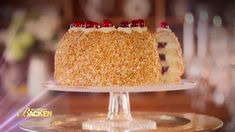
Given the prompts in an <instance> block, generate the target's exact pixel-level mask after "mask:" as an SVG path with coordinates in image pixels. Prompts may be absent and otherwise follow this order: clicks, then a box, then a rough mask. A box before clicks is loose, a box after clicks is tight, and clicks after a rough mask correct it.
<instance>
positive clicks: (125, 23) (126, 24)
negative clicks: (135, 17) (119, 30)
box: [120, 21, 129, 27]
mask: <svg viewBox="0 0 235 132" xmlns="http://www.w3.org/2000/svg"><path fill="white" fill-rule="evenodd" d="M120 27H129V22H128V21H122V22H121V24H120Z"/></svg>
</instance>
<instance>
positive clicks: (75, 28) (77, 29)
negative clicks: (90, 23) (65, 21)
mask: <svg viewBox="0 0 235 132" xmlns="http://www.w3.org/2000/svg"><path fill="white" fill-rule="evenodd" d="M69 31H82V28H81V27H71V28H70V29H69Z"/></svg>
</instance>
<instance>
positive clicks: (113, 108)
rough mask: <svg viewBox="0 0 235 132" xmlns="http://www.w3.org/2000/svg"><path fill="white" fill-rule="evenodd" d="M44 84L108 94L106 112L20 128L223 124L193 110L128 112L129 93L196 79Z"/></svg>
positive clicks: (189, 85)
mask: <svg viewBox="0 0 235 132" xmlns="http://www.w3.org/2000/svg"><path fill="white" fill-rule="evenodd" d="M45 87H46V88H47V89H48V90H54V91H67V92H91V93H94V92H96V93H110V97H109V108H108V114H107V116H106V115H105V114H80V115H62V116H53V117H50V118H47V119H34V120H29V121H26V122H24V123H22V124H21V126H20V128H22V129H23V130H28V131H31V130H33V131H42V130H53V131H56V130H66V131H68V130H72V131H73V130H79V131H81V130H84V131H86V130H102V131H136V130H140V131H143V130H144V131H145V130H151V131H153V130H154V131H155V130H157V131H160V130H163V131H167V130H168V129H169V125H170V126H174V127H175V128H174V129H179V130H189V131H192V130H193V131H194V130H213V129H216V128H219V127H220V126H221V125H222V124H223V123H222V121H220V120H219V119H217V118H214V117H210V116H206V115H198V114H192V113H191V114H190V113H188V114H181V115H180V114H168V113H151V112H147V113H146V112H145V113H134V116H133V115H132V114H131V110H130V101H129V93H132V92H158V91H174V90H183V89H190V88H195V87H196V82H195V81H191V80H182V81H181V82H180V83H178V84H161V85H143V86H112V87H83V86H62V85H59V84H57V83H56V82H54V81H49V82H47V83H46V84H45ZM208 120H211V122H208ZM203 123H204V124H203ZM35 124H36V126H35ZM167 124H168V125H167ZM164 125H165V126H164ZM204 125H205V126H206V127H204ZM68 126H69V127H68ZM167 126H168V127H167Z"/></svg>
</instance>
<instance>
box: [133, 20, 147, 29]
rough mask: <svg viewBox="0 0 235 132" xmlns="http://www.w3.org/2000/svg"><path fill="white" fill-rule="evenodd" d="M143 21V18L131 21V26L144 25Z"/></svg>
mask: <svg viewBox="0 0 235 132" xmlns="http://www.w3.org/2000/svg"><path fill="white" fill-rule="evenodd" d="M144 26H145V23H144V20H143V19H137V20H132V21H131V27H144Z"/></svg>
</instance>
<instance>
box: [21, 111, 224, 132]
mask: <svg viewBox="0 0 235 132" xmlns="http://www.w3.org/2000/svg"><path fill="white" fill-rule="evenodd" d="M132 115H133V117H134V118H146V119H149V120H152V121H154V122H157V123H158V127H157V128H156V129H151V130H141V131H154V132H202V131H203V132H204V131H207V132H209V131H214V130H216V129H218V128H220V127H221V126H222V125H223V122H222V121H221V120H220V119H218V118H215V117H211V116H207V115H201V114H195V113H160V112H134V113H132ZM93 118H106V114H101V113H99V114H98V113H93V114H91V113H90V114H89V113H87V114H76V115H56V116H53V117H49V118H45V119H44V118H36V119H31V120H27V121H25V122H23V123H22V124H21V125H20V128H21V129H23V130H25V131H30V132H46V131H53V132H74V131H86V130H83V129H82V123H83V122H85V121H86V120H87V119H93ZM118 131H119V130H118Z"/></svg>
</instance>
